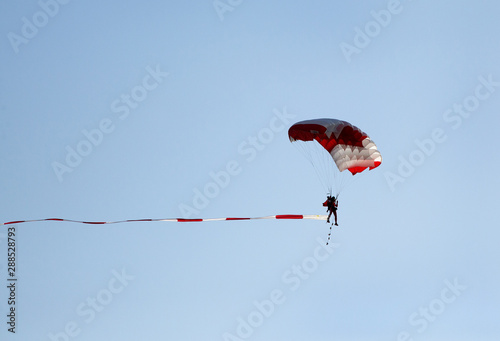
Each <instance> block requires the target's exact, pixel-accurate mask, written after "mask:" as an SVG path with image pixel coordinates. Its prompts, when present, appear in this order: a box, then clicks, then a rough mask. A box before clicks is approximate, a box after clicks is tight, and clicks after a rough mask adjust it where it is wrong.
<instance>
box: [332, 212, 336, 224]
mask: <svg viewBox="0 0 500 341" xmlns="http://www.w3.org/2000/svg"><path fill="white" fill-rule="evenodd" d="M333 215H334V216H335V225H337V210H333Z"/></svg>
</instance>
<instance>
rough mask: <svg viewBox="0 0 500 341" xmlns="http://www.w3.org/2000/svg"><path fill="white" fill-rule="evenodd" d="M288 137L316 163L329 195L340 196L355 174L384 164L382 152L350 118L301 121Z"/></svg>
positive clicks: (291, 128)
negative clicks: (346, 119)
mask: <svg viewBox="0 0 500 341" xmlns="http://www.w3.org/2000/svg"><path fill="white" fill-rule="evenodd" d="M288 137H289V138H290V142H292V144H294V145H295V146H296V147H298V149H299V150H300V151H301V152H302V153H303V154H304V155H305V156H306V157H307V159H308V160H309V161H310V162H311V163H312V165H313V167H314V169H315V170H316V172H317V174H318V177H319V179H320V181H321V182H322V184H323V186H324V187H325V189H326V190H327V192H328V194H329V195H333V194H335V195H336V196H337V197H338V195H339V194H340V192H341V191H342V190H343V188H344V186H345V185H346V184H347V182H349V181H348V179H347V177H348V176H349V177H352V176H351V174H352V175H356V174H358V173H361V172H363V171H364V170H366V169H369V170H372V169H374V168H376V167H378V166H380V164H381V163H382V155H381V154H380V152H379V151H378V150H377V146H376V145H375V143H374V142H373V141H372V140H371V138H370V137H369V136H368V134H366V133H365V132H363V131H362V130H361V129H359V128H358V127H356V126H354V125H352V124H351V123H349V122H346V121H341V120H337V119H331V118H321V119H314V120H307V121H301V122H297V123H295V124H294V125H292V126H291V127H290V129H289V130H288ZM346 170H347V171H349V172H350V174H349V173H348V172H345V171H346ZM346 174H347V175H346ZM334 190H335V192H334Z"/></svg>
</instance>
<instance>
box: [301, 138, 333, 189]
mask: <svg viewBox="0 0 500 341" xmlns="http://www.w3.org/2000/svg"><path fill="white" fill-rule="evenodd" d="M293 145H294V146H295V147H296V148H297V149H298V150H299V152H300V153H301V154H302V155H304V157H305V158H306V159H307V160H308V161H309V163H310V164H311V166H312V168H313V169H314V172H315V173H316V175H317V177H318V180H319V181H320V183H321V185H322V186H323V188H324V189H326V191H327V192H328V194H330V193H332V192H333V186H332V185H333V183H334V179H335V173H334V167H336V166H335V163H334V162H333V159H332V158H331V156H330V154H329V153H328V152H327V151H326V150H325V149H324V148H323V147H322V146H321V145H320V144H319V143H318V142H317V141H314V142H304V141H300V140H297V141H295V142H294V143H293Z"/></svg>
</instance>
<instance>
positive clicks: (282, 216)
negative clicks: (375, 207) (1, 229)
mask: <svg viewBox="0 0 500 341" xmlns="http://www.w3.org/2000/svg"><path fill="white" fill-rule="evenodd" d="M254 219H310V220H326V219H327V216H326V215H299V214H278V215H271V216H265V217H253V218H200V219H183V218H167V219H130V220H119V221H81V220H71V219H61V218H47V219H34V220H16V221H9V222H7V223H0V225H11V224H21V223H33V222H41V221H65V222H70V223H79V224H93V225H99V224H120V223H135V222H146V221H166V222H174V223H191V222H202V221H235V220H254Z"/></svg>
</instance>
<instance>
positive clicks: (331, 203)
mask: <svg viewBox="0 0 500 341" xmlns="http://www.w3.org/2000/svg"><path fill="white" fill-rule="evenodd" d="M323 206H326V211H327V212H329V213H328V218H327V219H326V222H327V223H329V222H330V217H331V216H332V213H333V216H334V217H335V226H339V225H338V224H337V207H338V206H339V203H338V201H337V200H336V199H335V197H334V196H333V195H332V196H330V195H329V196H327V197H326V201H325V202H324V203H323Z"/></svg>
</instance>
